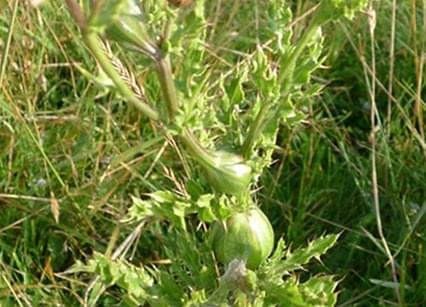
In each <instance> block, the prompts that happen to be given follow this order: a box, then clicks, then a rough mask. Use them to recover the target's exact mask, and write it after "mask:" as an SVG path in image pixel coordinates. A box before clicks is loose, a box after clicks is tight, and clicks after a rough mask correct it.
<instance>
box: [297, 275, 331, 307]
mask: <svg viewBox="0 0 426 307" xmlns="http://www.w3.org/2000/svg"><path fill="white" fill-rule="evenodd" d="M337 285H338V282H337V281H335V280H333V277H332V276H315V277H312V278H310V279H309V280H308V281H307V282H305V283H303V284H301V287H300V288H301V291H302V293H303V296H304V299H305V301H306V303H309V304H310V305H313V306H334V305H335V304H336V302H337V293H336V292H335V290H336V288H337Z"/></svg>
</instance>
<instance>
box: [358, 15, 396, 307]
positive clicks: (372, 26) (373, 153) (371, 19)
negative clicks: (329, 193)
mask: <svg viewBox="0 0 426 307" xmlns="http://www.w3.org/2000/svg"><path fill="white" fill-rule="evenodd" d="M368 21H369V28H370V46H371V50H370V52H371V69H372V75H373V76H374V77H372V78H371V80H368V73H366V74H365V77H366V79H367V80H366V81H367V84H370V86H371V88H370V90H369V94H370V102H371V112H370V121H371V169H372V170H371V177H372V189H373V200H374V211H375V215H376V224H377V231H378V233H379V237H380V240H381V241H382V245H383V249H384V251H385V254H386V256H387V257H388V260H389V263H390V266H391V271H392V280H393V282H394V284H395V285H398V276H397V271H396V265H395V259H394V257H393V255H392V252H391V250H390V248H389V245H388V242H387V241H386V238H385V235H384V233H383V225H382V218H381V213H380V202H379V186H378V180H377V165H376V164H377V163H376V147H377V139H376V133H377V130H378V129H377V127H376V117H378V111H377V106H376V78H375V76H376V52H375V48H374V46H375V43H374V42H375V27H376V12H375V10H374V9H373V8H372V7H370V9H369V18H368ZM395 295H396V297H397V300H398V304H399V305H401V295H400V293H399V288H398V287H395Z"/></svg>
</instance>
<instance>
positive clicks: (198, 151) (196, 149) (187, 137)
mask: <svg viewBox="0 0 426 307" xmlns="http://www.w3.org/2000/svg"><path fill="white" fill-rule="evenodd" d="M180 138H181V140H182V142H183V143H184V144H185V146H186V148H187V150H188V152H189V153H190V155H191V157H193V158H194V159H195V160H197V161H198V162H199V163H200V164H202V165H203V166H204V167H211V168H214V167H215V164H214V161H213V160H212V157H211V155H210V154H209V153H208V152H207V150H206V149H205V148H203V147H202V146H201V144H200V143H199V142H198V141H197V139H196V137H195V136H194V134H193V133H192V131H191V130H189V129H188V128H186V129H184V130H183V132H182V133H181V135H180Z"/></svg>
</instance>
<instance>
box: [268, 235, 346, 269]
mask: <svg viewBox="0 0 426 307" xmlns="http://www.w3.org/2000/svg"><path fill="white" fill-rule="evenodd" d="M338 238H339V235H338V234H332V235H327V236H324V237H320V238H318V239H316V240H314V241H312V242H311V243H309V245H308V246H307V247H305V248H299V249H297V250H295V251H294V252H293V253H290V252H288V253H287V255H286V257H285V259H283V260H281V261H279V262H271V265H270V274H271V275H272V276H274V277H279V276H283V275H286V274H288V273H289V272H291V271H294V270H298V269H302V268H303V267H302V266H303V265H304V264H307V263H308V262H309V261H311V260H312V258H317V259H319V258H320V256H321V255H323V254H325V253H326V252H327V251H328V250H329V249H330V248H331V247H332V246H333V245H334V244H335V243H336V241H337V239H338ZM274 257H275V259H276V257H277V256H276V254H274Z"/></svg>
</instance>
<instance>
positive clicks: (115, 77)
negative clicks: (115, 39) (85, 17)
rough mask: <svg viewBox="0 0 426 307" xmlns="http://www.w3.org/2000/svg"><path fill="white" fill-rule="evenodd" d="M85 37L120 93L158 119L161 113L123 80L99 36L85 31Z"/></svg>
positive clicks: (151, 116)
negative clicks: (103, 48) (139, 96)
mask: <svg viewBox="0 0 426 307" xmlns="http://www.w3.org/2000/svg"><path fill="white" fill-rule="evenodd" d="M83 38H84V41H85V42H86V44H87V46H88V47H89V49H90V51H91V52H92V53H93V55H94V56H95V58H96V59H97V61H98V63H99V65H100V66H101V67H102V69H103V70H104V72H105V73H106V74H107V75H108V76H109V77H110V78H111V80H112V81H113V82H114V84H115V86H116V87H117V90H118V91H119V92H120V94H121V95H123V97H124V98H126V100H127V101H129V102H130V103H132V104H133V105H134V106H135V107H136V108H137V109H138V110H139V111H141V112H142V113H143V114H145V115H146V116H148V117H149V118H150V119H153V120H158V119H159V115H158V113H157V111H155V110H154V109H153V108H151V107H150V106H149V105H148V104H146V103H145V102H143V101H141V100H140V99H138V98H137V97H136V96H135V94H134V93H133V91H132V90H131V89H130V88H129V87H128V86H127V84H126V83H125V82H124V81H123V79H122V78H121V76H120V74H119V73H118V72H117V71H116V70H115V68H114V67H113V66H112V64H111V62H110V61H109V59H108V57H107V56H106V55H105V53H104V52H103V50H102V47H101V44H100V42H99V38H98V36H97V35H96V34H95V33H91V32H86V33H83Z"/></svg>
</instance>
